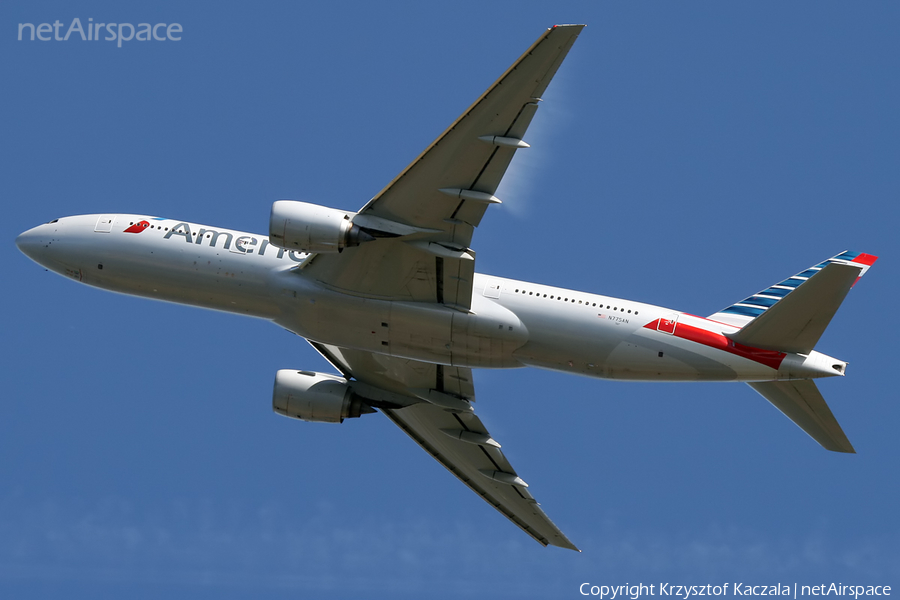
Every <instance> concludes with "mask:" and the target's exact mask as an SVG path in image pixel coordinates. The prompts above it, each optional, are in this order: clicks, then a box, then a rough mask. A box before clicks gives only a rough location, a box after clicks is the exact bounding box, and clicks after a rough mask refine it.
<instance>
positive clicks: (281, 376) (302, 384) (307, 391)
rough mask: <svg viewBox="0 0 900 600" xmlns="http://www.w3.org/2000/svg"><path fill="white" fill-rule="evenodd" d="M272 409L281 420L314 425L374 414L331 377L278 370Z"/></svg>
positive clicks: (342, 381) (344, 382) (341, 381)
mask: <svg viewBox="0 0 900 600" xmlns="http://www.w3.org/2000/svg"><path fill="white" fill-rule="evenodd" d="M272 409H273V410H274V411H275V412H277V413H278V414H280V415H284V416H285V417H293V418H295V419H301V420H303V421H312V422H318V423H342V422H343V421H344V419H354V418H357V417H359V416H360V415H362V414H368V413H373V412H375V411H374V410H373V409H372V408H371V407H369V406H368V405H367V404H365V403H364V402H363V401H362V399H361V398H360V397H359V396H357V395H356V394H354V393H353V390H351V389H350V386H349V385H347V381H346V380H344V379H342V378H340V377H336V376H334V375H325V374H324V373H312V372H310V371H294V370H292V369H282V370H280V371H278V373H276V374H275V389H274V390H273V392H272Z"/></svg>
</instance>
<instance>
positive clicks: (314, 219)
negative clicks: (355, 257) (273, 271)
mask: <svg viewBox="0 0 900 600" xmlns="http://www.w3.org/2000/svg"><path fill="white" fill-rule="evenodd" d="M355 214H356V213H353V212H348V211H345V210H336V209H334V208H327V207H325V206H319V205H318V204H309V203H306V202H296V201H293V200H279V201H277V202H275V203H274V204H273V205H272V214H271V216H270V217H269V243H270V244H273V245H275V246H278V247H280V248H288V249H290V250H303V251H305V252H318V253H324V252H340V251H341V250H343V249H344V248H347V247H350V246H359V245H360V244H361V243H362V242H368V241H370V240H374V239H375V238H374V237H373V236H371V235H369V234H368V233H366V232H365V231H363V230H362V229H360V228H359V227H358V226H356V225H354V224H353V221H352V219H353V217H354V216H355Z"/></svg>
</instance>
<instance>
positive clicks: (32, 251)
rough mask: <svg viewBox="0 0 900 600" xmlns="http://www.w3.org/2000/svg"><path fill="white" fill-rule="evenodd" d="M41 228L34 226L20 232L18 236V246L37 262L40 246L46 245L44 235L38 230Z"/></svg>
mask: <svg viewBox="0 0 900 600" xmlns="http://www.w3.org/2000/svg"><path fill="white" fill-rule="evenodd" d="M39 229H40V227H34V228H32V229H29V230H28V231H24V232H22V233H20V234H19V237H17V238H16V246H18V248H19V250H20V251H21V252H22V254H24V255H25V256H27V257H28V258H30V259H31V260H33V261H35V262H37V256H38V254H39V253H40V248H41V247H43V246H44V245H45V242H44V236H43V235H41V233H40V232H39V231H38V230H39Z"/></svg>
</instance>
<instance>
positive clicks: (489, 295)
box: [16, 215, 844, 381]
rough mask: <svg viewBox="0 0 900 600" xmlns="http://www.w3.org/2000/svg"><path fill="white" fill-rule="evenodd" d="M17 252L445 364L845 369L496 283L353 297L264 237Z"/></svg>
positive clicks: (60, 269)
mask: <svg viewBox="0 0 900 600" xmlns="http://www.w3.org/2000/svg"><path fill="white" fill-rule="evenodd" d="M142 224H146V225H142ZM16 242H17V244H18V245H19V247H20V248H21V249H22V251H23V252H25V253H26V254H27V255H28V256H29V257H30V258H32V259H33V260H35V261H36V262H38V263H40V264H41V265H43V266H45V267H46V268H48V269H50V270H53V271H56V272H57V273H60V274H63V275H66V276H68V277H71V278H73V279H76V280H78V281H81V282H82V283H86V284H89V285H93V286H97V287H100V288H104V289H108V290H112V291H116V292H122V293H125V294H133V295H138V296H144V297H148V298H156V299H159V300H166V301H169V302H177V303H181V304H190V305H193V306H200V307H204V308H211V309H216V310H224V311H229V312H235V313H240V314H245V315H250V316H254V317H259V318H263V319H267V320H271V321H274V322H275V323H277V324H279V325H280V326H282V327H284V328H286V329H288V330H290V331H293V332H295V333H297V334H298V335H301V336H303V337H305V338H307V339H310V340H312V341H316V342H320V343H323V344H330V345H335V346H341V347H347V348H355V349H359V350H365V351H369V352H375V353H380V354H388V355H391V356H398V357H404V358H409V359H414V360H420V361H425V362H431V363H437V364H445V365H455V366H464V367H475V368H516V367H525V366H533V367H541V368H546V369H554V370H558V371H565V372H570V373H578V374H582V375H589V376H592V377H605V378H613V379H636V380H668V381H694V380H716V381H768V380H776V379H795V378H811V377H824V376H831V375H840V374H843V365H844V363H842V362H841V361H837V360H835V359H831V358H830V357H827V356H825V355H823V354H820V353H817V352H811V353H810V354H809V355H800V354H790V353H787V354H785V353H781V352H775V351H771V350H762V349H757V348H747V347H744V346H741V345H740V344H735V343H734V342H731V341H730V340H728V338H727V337H725V334H728V333H731V332H734V331H736V330H737V328H736V327H734V326H732V325H728V324H725V323H718V322H715V321H711V320H709V319H704V318H701V317H696V316H693V315H689V314H687V313H682V312H679V311H674V310H671V309H667V308H663V307H659V306H653V305H649V304H643V303H640V302H631V301H628V300H622V299H618V298H611V297H608V296H601V295H596V294H588V293H585V292H577V291H572V290H566V289H562V288H555V287H550V286H544V285H538V284H532V283H526V282H522V281H515V280H511V279H504V278H500V277H492V276H488V275H480V274H479V275H476V276H475V281H474V286H473V297H472V305H471V311H469V312H463V311H461V310H457V309H454V308H450V307H447V306H444V305H441V304H433V303H421V302H401V301H389V300H380V299H375V298H365V297H360V296H351V295H348V294H344V293H340V292H338V291H334V290H331V289H329V288H327V287H325V286H324V285H322V284H320V283H318V282H317V281H314V280H312V279H310V278H309V277H307V276H305V275H304V269H303V267H304V266H305V263H306V261H308V260H310V259H311V260H314V259H315V257H314V255H313V256H311V255H308V254H306V253H300V252H292V251H287V250H284V249H282V248H278V247H275V246H273V245H271V244H270V243H269V239H268V237H267V236H264V235H257V234H250V233H245V232H240V231H233V230H228V229H223V228H221V227H207V226H202V225H197V224H194V223H185V222H179V221H174V220H171V219H157V218H154V217H147V216H143V215H83V216H76V217H65V218H62V219H58V220H56V221H53V222H51V223H47V224H45V225H40V226H38V227H35V228H33V229H31V230H29V231H27V232H25V233H23V234H22V235H21V236H19V238H18V239H17V240H16ZM838 365H839V366H840V368H837V366H838Z"/></svg>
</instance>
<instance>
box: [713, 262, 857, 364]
mask: <svg viewBox="0 0 900 600" xmlns="http://www.w3.org/2000/svg"><path fill="white" fill-rule="evenodd" d="M859 275H860V269H859V268H858V267H855V266H853V265H844V264H839V263H831V264H829V265H827V266H826V267H825V268H823V269H822V270H820V271H819V272H817V273H816V274H815V275H813V276H812V277H810V278H809V280H807V281H806V282H805V283H804V284H803V285H801V286H798V287H797V289H795V290H794V291H793V292H791V293H790V294H788V295H787V296H785V297H784V299H782V300H781V301H780V302H778V303H776V304H774V305H773V306H771V307H770V308H769V309H768V310H767V311H766V312H764V313H763V314H761V315H760V316H758V317H756V318H755V319H754V320H753V321H751V322H750V323H748V324H747V325H745V326H744V327H743V329H741V330H740V331H737V332H735V333H733V334H729V335H728V337H729V338H730V339H732V340H733V341H735V342H738V343H740V344H744V345H747V346H752V347H754V348H764V349H767V350H778V351H780V352H801V353H803V354H807V353H809V352H810V351H812V349H813V348H814V347H815V346H816V342H818V341H819V338H820V337H822V334H823V333H824V332H825V328H826V327H828V324H829V323H831V318H832V317H833V316H834V313H835V312H837V309H838V307H840V305H841V302H843V301H844V297H845V296H846V295H847V292H849V291H850V288H851V287H852V286H853V284H854V283H855V282H856V280H857V279H858V278H859Z"/></svg>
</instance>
